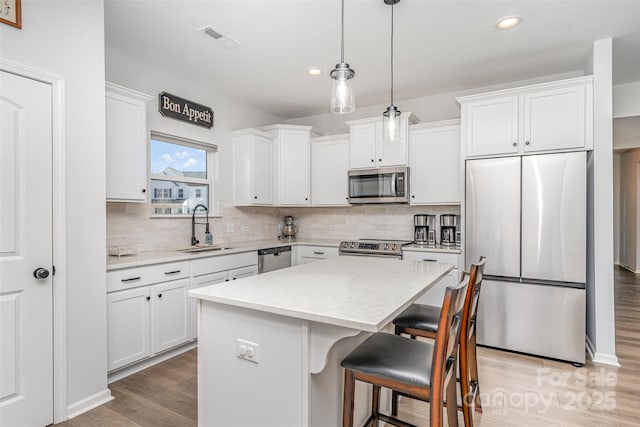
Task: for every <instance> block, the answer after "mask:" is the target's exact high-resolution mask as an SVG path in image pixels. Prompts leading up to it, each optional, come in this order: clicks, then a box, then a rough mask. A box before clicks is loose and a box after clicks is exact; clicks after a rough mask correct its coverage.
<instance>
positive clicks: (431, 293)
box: [402, 251, 460, 307]
mask: <svg viewBox="0 0 640 427" xmlns="http://www.w3.org/2000/svg"><path fill="white" fill-rule="evenodd" d="M402 259H403V260H409V261H422V262H447V263H450V264H453V265H454V269H453V270H451V271H450V272H449V273H448V274H447V275H446V276H444V277H443V278H442V279H440V280H439V281H438V283H436V284H435V285H433V286H432V287H431V288H429V290H427V291H426V292H425V293H424V294H422V295H421V296H420V297H419V298H418V299H417V300H416V303H418V304H426V305H433V306H436V307H442V301H443V299H444V293H445V290H446V288H447V286H451V285H455V284H457V283H458V282H459V281H460V270H459V269H458V263H459V255H458V254H455V253H454V254H451V253H442V252H426V251H415V252H414V251H402Z"/></svg>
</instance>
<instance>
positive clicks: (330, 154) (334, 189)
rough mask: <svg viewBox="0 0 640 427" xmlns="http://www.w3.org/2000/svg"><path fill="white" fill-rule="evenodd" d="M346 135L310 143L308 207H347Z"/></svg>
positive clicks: (333, 136)
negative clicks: (309, 200)
mask: <svg viewBox="0 0 640 427" xmlns="http://www.w3.org/2000/svg"><path fill="white" fill-rule="evenodd" d="M348 170H349V135H348V134H342V135H332V136H323V137H319V138H314V139H312V140H311V205H312V206H349V197H348V196H349V189H348V185H347V184H348V182H347V172H348Z"/></svg>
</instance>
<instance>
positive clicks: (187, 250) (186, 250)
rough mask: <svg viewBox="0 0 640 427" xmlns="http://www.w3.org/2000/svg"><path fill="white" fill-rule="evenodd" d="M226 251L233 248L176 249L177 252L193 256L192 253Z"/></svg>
mask: <svg viewBox="0 0 640 427" xmlns="http://www.w3.org/2000/svg"><path fill="white" fill-rule="evenodd" d="M227 249H233V248H229V247H226V246H191V247H189V248H185V249H178V252H185V253H188V254H193V253H200V252H213V251H225V250H227Z"/></svg>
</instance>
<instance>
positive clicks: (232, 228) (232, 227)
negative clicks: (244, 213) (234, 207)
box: [227, 222, 236, 233]
mask: <svg viewBox="0 0 640 427" xmlns="http://www.w3.org/2000/svg"><path fill="white" fill-rule="evenodd" d="M234 231H236V225H235V224H234V223H232V222H228V223H227V233H233V232H234Z"/></svg>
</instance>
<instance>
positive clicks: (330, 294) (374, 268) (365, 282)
mask: <svg viewBox="0 0 640 427" xmlns="http://www.w3.org/2000/svg"><path fill="white" fill-rule="evenodd" d="M452 268H453V265H451V264H446V263H439V262H438V263H432V262H420V261H403V260H398V259H385V258H374V257H357V256H340V257H334V258H329V259H325V260H320V261H317V262H313V263H309V264H303V265H297V266H295V267H291V268H286V269H282V270H277V271H272V272H269V273H265V274H261V275H258V276H252V277H247V278H243V279H241V280H238V281H235V282H229V283H222V284H219V285H212V286H207V287H203V288H198V289H194V290H191V291H189V296H191V297H195V298H199V299H202V300H205V301H212V302H216V303H222V304H226V305H232V306H237V307H244V308H249V309H253V310H259V311H264V312H268V313H275V314H280V315H284V316H290V317H295V318H299V319H305V320H310V321H314V322H320V323H327V324H331V325H335V326H342V327H346V328H353V329H359V330H362V331H367V332H378V331H380V330H381V329H382V328H383V327H384V326H386V325H387V324H388V323H389V322H390V321H391V320H392V319H393V318H394V317H395V316H397V315H398V314H399V313H400V312H401V311H402V310H404V309H405V308H406V307H407V306H409V304H411V303H412V302H413V301H414V300H415V299H416V298H417V297H419V296H420V295H421V294H422V293H423V292H424V291H425V290H427V289H428V288H429V287H431V286H432V285H434V284H435V283H436V282H437V281H438V280H439V279H440V278H441V277H443V276H445V275H446V274H447V273H448V272H449V271H451V269H452Z"/></svg>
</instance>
